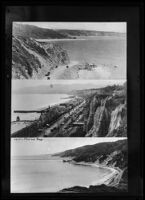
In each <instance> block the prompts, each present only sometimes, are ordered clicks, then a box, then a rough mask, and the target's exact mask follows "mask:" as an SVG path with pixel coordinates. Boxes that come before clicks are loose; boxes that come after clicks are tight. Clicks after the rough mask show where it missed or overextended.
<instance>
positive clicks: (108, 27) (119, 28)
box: [19, 22, 126, 33]
mask: <svg viewBox="0 0 145 200" xmlns="http://www.w3.org/2000/svg"><path fill="white" fill-rule="evenodd" d="M19 23H21V24H29V25H35V26H38V27H41V28H49V29H71V30H73V29H74V30H76V29H79V30H95V31H110V32H111V31H112V32H122V33H126V22H19Z"/></svg>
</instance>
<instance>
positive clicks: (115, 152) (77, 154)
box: [53, 139, 128, 193]
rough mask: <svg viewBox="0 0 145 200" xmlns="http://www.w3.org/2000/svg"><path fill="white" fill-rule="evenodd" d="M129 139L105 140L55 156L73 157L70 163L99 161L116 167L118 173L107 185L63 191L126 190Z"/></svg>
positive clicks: (104, 164)
mask: <svg viewBox="0 0 145 200" xmlns="http://www.w3.org/2000/svg"><path fill="white" fill-rule="evenodd" d="M127 149H128V148H127V140H125V139H124V140H119V141H116V142H104V143H97V144H94V145H86V146H83V147H79V148H75V149H71V150H67V151H64V152H61V153H57V154H55V155H53V156H60V157H72V160H68V161H66V162H70V163H80V162H86V163H97V164H100V165H103V166H106V167H112V168H116V169H117V170H118V174H117V175H115V177H112V178H111V180H110V181H109V183H108V184H107V185H106V184H104V185H99V186H90V187H89V188H85V187H80V186H75V187H72V188H66V189H63V190H62V191H61V192H76V193H77V192H103V191H106V192H116V191H121V192H122V191H123V192H124V191H126V190H127V182H128V170H127V166H128V153H127V152H128V150H127Z"/></svg>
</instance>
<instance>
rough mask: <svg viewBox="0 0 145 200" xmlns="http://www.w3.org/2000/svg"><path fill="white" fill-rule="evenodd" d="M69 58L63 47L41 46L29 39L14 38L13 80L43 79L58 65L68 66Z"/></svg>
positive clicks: (50, 44)
mask: <svg viewBox="0 0 145 200" xmlns="http://www.w3.org/2000/svg"><path fill="white" fill-rule="evenodd" d="M68 63H69V57H68V54H67V52H66V50H64V49H62V47H61V46H59V45H56V44H52V43H47V44H45V43H44V44H40V43H39V42H37V41H36V40H35V39H32V38H28V37H22V36H18V37H14V36H13V38H12V78H13V79H31V78H34V79H35V78H37V79H39V78H42V77H45V75H46V74H47V73H48V72H50V71H51V70H52V69H54V68H55V67H56V66H57V65H62V64H68Z"/></svg>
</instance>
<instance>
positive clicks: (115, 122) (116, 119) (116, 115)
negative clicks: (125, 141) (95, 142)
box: [107, 104, 127, 137]
mask: <svg viewBox="0 0 145 200" xmlns="http://www.w3.org/2000/svg"><path fill="white" fill-rule="evenodd" d="M126 135H127V109H126V105H125V104H121V105H119V106H117V107H116V109H115V110H114V111H112V113H111V121H110V125H109V129H108V134H107V136H108V137H112V136H121V137H123V136H126Z"/></svg>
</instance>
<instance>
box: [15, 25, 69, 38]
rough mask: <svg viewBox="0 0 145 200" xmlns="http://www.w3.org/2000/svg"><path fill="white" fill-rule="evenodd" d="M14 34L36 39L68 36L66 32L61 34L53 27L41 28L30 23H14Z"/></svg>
mask: <svg viewBox="0 0 145 200" xmlns="http://www.w3.org/2000/svg"><path fill="white" fill-rule="evenodd" d="M13 35H14V36H23V37H29V38H34V39H50V38H53V39H54V38H59V39H61V38H68V37H67V36H65V35H64V34H61V33H59V32H57V31H55V30H52V29H46V28H39V27H37V26H32V25H28V24H25V25H24V24H17V23H14V24H13Z"/></svg>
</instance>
